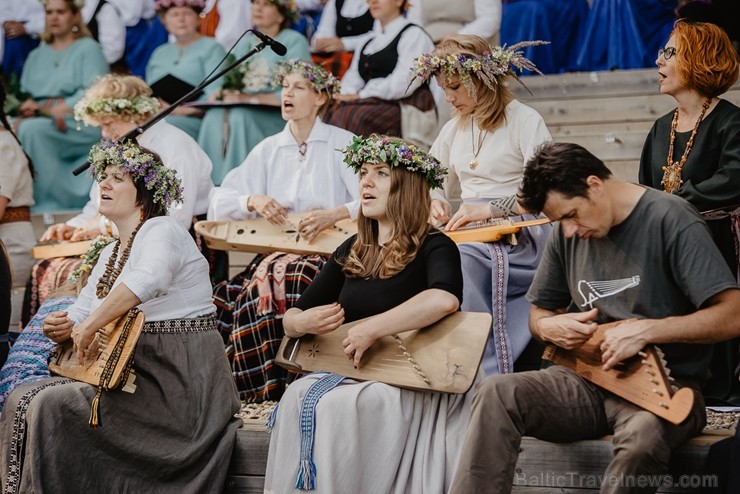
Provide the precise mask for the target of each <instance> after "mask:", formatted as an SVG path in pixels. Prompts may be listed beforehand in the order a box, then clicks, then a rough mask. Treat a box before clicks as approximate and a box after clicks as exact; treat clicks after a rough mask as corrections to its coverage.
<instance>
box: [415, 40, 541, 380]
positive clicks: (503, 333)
mask: <svg viewBox="0 0 740 494" xmlns="http://www.w3.org/2000/svg"><path fill="white" fill-rule="evenodd" d="M521 49H522V46H519V45H514V46H511V47H509V48H506V49H503V48H501V47H491V46H490V45H489V44H488V43H487V42H486V41H485V40H484V39H483V38H480V37H478V36H470V35H454V36H450V37H449V38H447V39H446V40H445V41H442V42H441V43H440V44H439V47H438V48H437V49H436V50H435V51H433V52H432V53H430V54H426V55H424V56H422V57H420V58H419V59H417V60H416V62H415V64H414V67H415V75H416V77H418V78H420V79H422V80H425V81H426V80H429V79H430V78H431V77H432V76H434V77H435V78H436V80H437V84H438V85H439V86H440V87H441V88H443V90H444V92H445V98H446V99H447V101H448V102H449V103H450V105H452V106H453V107H454V110H453V113H454V118H453V119H452V120H451V121H449V122H447V124H445V126H444V127H443V128H442V131H441V132H440V134H439V137H437V139H436V140H435V141H434V144H433V145H432V149H431V154H432V155H434V156H435V157H437V158H438V159H439V160H440V161H441V162H442V165H443V166H444V167H445V168H447V169H449V173H448V175H447V177H446V179H445V182H444V186H443V188H442V190H441V191H434V192H433V194H432V199H433V200H432V215H433V217H434V219H435V220H436V221H438V222H440V223H443V224H446V226H445V228H446V229H447V230H450V231H454V230H457V229H459V228H461V227H464V226H466V225H470V226H476V225H477V224H482V223H485V222H486V221H489V220H494V221H495V220H501V219H502V218H504V219H510V220H512V221H521V220H530V219H534V216H533V215H530V214H527V213H526V211H523V210H520V209H519V208H517V206H516V200H515V198H514V195H515V194H516V191H517V188H518V187H519V182H520V181H521V178H522V173H523V172H524V169H525V165H526V163H527V161H528V160H529V159H530V158H531V157H532V156H533V155H534V153H535V150H536V148H537V147H538V146H539V145H540V144H542V143H543V142H546V141H549V140H550V139H551V137H550V132H549V131H548V130H547V127H546V126H545V121H544V120H543V119H542V117H541V116H540V114H539V113H537V112H536V111H535V110H533V109H532V108H530V107H528V106H526V105H524V104H522V103H521V102H519V101H518V100H517V99H516V98H514V96H513V95H512V94H511V91H510V89H509V88H508V87H507V85H506V84H507V82H508V83H511V82H513V79H514V77H516V71H517V70H520V69H523V68H528V69H536V68H535V67H534V65H533V64H532V62H530V61H529V60H527V59H526V58H524V57H523V56H522V52H521ZM458 189H460V190H461V191H462V192H461V199H462V204H461V205H460V207H459V209H458V210H457V211H456V212H455V213H454V214H452V207H451V204H450V201H452V200H453V192H454V191H456V190H458ZM479 226H480V225H479ZM550 230H551V228H550V226H549V225H541V226H534V227H530V228H525V229H523V230H522V231H521V232H520V233H519V234H518V235H517V238H516V242H511V241H506V240H501V241H498V242H470V243H463V244H460V245H459V246H458V247H459V249H460V257H461V258H462V271H463V277H464V280H465V284H464V287H465V291H464V297H463V303H462V309H463V310H464V311H472V312H488V313H489V314H491V315H492V316H493V324H492V327H491V335H490V338H489V340H488V344H487V345H486V350H485V356H486V357H485V365H484V367H483V370H484V371H485V372H486V374H489V375H490V374H503V373H507V372H512V371H513V370H514V362H515V361H516V360H517V359H518V358H519V357H520V356H521V355H522V353H523V352H524V349H525V348H526V347H527V344H528V343H529V341H530V334H529V331H528V329H527V317H526V314H527V311H528V310H529V303H528V302H527V301H526V300H525V298H524V295H525V293H526V292H527V289H528V288H529V285H530V283H531V282H532V278H533V277H534V272H535V269H537V264H538V263H539V261H540V258H541V257H542V252H543V250H544V246H545V244H546V242H547V237H548V235H549V234H550Z"/></svg>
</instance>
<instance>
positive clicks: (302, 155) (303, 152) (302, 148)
mask: <svg viewBox="0 0 740 494" xmlns="http://www.w3.org/2000/svg"><path fill="white" fill-rule="evenodd" d="M307 151H308V143H307V142H306V141H303V142H302V143H300V144H299V145H298V154H299V155H300V157H299V158H298V160H299V161H304V160H305V159H306V152H307Z"/></svg>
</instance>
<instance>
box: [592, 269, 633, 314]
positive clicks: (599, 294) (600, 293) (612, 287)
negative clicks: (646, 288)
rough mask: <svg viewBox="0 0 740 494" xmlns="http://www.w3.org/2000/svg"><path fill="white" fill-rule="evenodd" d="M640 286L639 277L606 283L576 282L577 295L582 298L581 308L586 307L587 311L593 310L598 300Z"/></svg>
mask: <svg viewBox="0 0 740 494" xmlns="http://www.w3.org/2000/svg"><path fill="white" fill-rule="evenodd" d="M639 284H640V277H639V276H637V275H636V276H632V277H631V278H622V279H620V280H607V281H586V280H581V281H579V282H578V293H580V294H581V297H583V303H582V304H581V307H585V306H588V307H589V309H593V303H594V302H596V301H597V300H599V299H600V298H606V297H611V296H612V295H615V294H617V293H619V292H623V291H624V290H627V289H628V288H632V287H633V286H637V285H639Z"/></svg>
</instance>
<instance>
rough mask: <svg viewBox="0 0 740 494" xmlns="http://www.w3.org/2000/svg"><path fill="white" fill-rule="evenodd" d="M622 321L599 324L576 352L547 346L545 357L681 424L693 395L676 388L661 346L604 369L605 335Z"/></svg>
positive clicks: (692, 401) (688, 391)
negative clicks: (602, 357) (602, 359)
mask: <svg viewBox="0 0 740 494" xmlns="http://www.w3.org/2000/svg"><path fill="white" fill-rule="evenodd" d="M620 322H621V321H617V322H613V323H609V324H602V325H600V326H599V327H598V329H597V330H596V332H595V333H594V334H593V335H592V336H591V338H590V339H589V340H588V341H587V342H586V343H584V344H583V346H581V347H580V348H577V349H575V350H565V349H563V348H559V347H556V346H555V345H548V346H547V347H546V348H545V352H544V354H543V355H542V358H543V360H549V361H551V362H553V363H555V364H558V365H562V366H565V367H568V368H570V369H572V370H574V371H575V372H576V373H577V374H578V375H580V376H581V377H583V378H584V379H587V380H588V381H591V382H592V383H594V384H596V385H598V386H601V387H602V388H604V389H606V390H607V391H611V392H612V393H614V394H616V395H617V396H620V397H622V398H624V399H625V400H627V401H629V402H631V403H634V404H635V405H637V406H639V407H642V408H644V409H645V410H648V411H650V412H652V413H654V414H655V415H657V416H658V417H661V418H663V419H665V420H667V421H669V422H671V423H673V424H676V425H678V424H680V423H681V422H683V421H684V419H686V417H688V415H689V413H690V412H691V409H692V407H693V405H694V393H693V391H692V390H691V389H690V388H681V389H678V388H676V386H674V385H673V378H671V377H670V370H669V369H668V368H667V367H666V362H665V360H664V359H663V352H661V351H660V349H659V348H658V347H656V346H655V345H648V346H646V347H645V348H644V349H643V351H641V352H640V353H639V354H638V355H635V356H634V357H632V358H630V359H627V360H625V361H624V362H622V363H621V364H620V365H619V366H617V367H615V368H613V369H611V370H608V371H604V370H603V369H602V365H603V364H602V362H601V348H600V346H601V343H602V342H603V341H604V333H605V331H606V330H607V329H609V328H613V327H615V326H617V325H619V324H620Z"/></svg>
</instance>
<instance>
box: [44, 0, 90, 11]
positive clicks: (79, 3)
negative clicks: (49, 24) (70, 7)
mask: <svg viewBox="0 0 740 494" xmlns="http://www.w3.org/2000/svg"><path fill="white" fill-rule="evenodd" d="M39 1H40V2H41V5H43V6H44V7H46V4H47V3H49V0H39ZM72 3H74V4H75V7H77V10H82V7H84V6H85V0H74V1H73V2H72Z"/></svg>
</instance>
